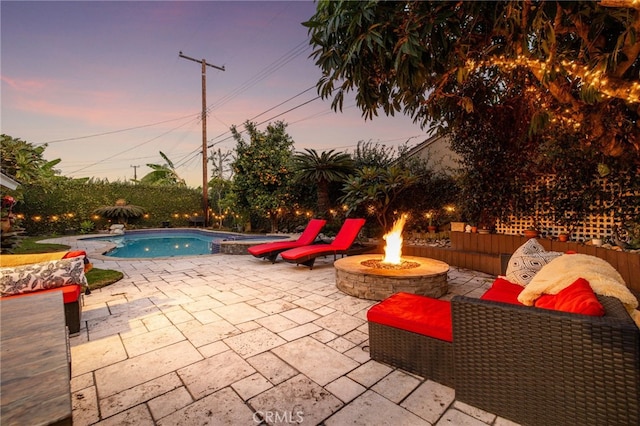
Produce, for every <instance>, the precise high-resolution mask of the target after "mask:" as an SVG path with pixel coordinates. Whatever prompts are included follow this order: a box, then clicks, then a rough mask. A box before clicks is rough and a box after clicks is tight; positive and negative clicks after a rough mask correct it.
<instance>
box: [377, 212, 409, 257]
mask: <svg viewBox="0 0 640 426" xmlns="http://www.w3.org/2000/svg"><path fill="white" fill-rule="evenodd" d="M406 219H407V218H406V216H405V215H402V216H401V217H400V219H398V220H396V221H395V222H394V224H393V227H392V228H391V231H389V232H388V233H387V234H385V235H384V236H383V237H382V238H384V240H385V241H386V242H387V244H386V245H385V247H384V258H383V259H382V263H384V264H390V265H400V264H402V259H401V257H402V229H403V228H404V223H405V222H406Z"/></svg>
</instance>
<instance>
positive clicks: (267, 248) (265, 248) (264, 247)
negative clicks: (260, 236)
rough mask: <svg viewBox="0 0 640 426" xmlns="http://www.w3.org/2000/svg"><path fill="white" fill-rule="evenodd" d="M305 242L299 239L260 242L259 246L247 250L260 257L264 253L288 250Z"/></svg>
mask: <svg viewBox="0 0 640 426" xmlns="http://www.w3.org/2000/svg"><path fill="white" fill-rule="evenodd" d="M303 245H304V244H302V243H299V242H298V241H276V242H273V243H265V244H258V245H257V246H253V247H249V248H248V249H247V251H248V252H249V254H252V255H254V256H256V257H260V256H262V255H264V254H268V253H271V252H273V251H277V250H287V249H291V248H296V247H300V246H303Z"/></svg>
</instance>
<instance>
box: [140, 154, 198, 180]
mask: <svg viewBox="0 0 640 426" xmlns="http://www.w3.org/2000/svg"><path fill="white" fill-rule="evenodd" d="M160 156H161V157H162V158H163V159H164V161H165V164H147V167H149V168H151V169H152V170H153V171H151V172H149V173H147V174H146V175H144V176H143V177H142V179H140V183H143V184H147V185H163V186H166V185H176V186H187V184H186V182H185V180H184V179H182V178H181V177H180V176H179V175H178V172H177V171H176V168H175V166H174V165H173V161H171V160H170V159H169V157H167V156H166V155H165V154H164V153H163V152H162V151H160Z"/></svg>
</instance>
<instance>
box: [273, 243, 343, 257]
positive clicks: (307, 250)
mask: <svg viewBox="0 0 640 426" xmlns="http://www.w3.org/2000/svg"><path fill="white" fill-rule="evenodd" d="M336 251H337V250H336V248H335V247H333V245H331V244H314V245H311V246H304V247H296V248H292V249H291V250H287V251H285V252H282V253H280V256H282V258H283V259H285V260H294V261H295V260H297V259H302V258H303V257H313V256H320V255H323V254H331V253H335V252H336Z"/></svg>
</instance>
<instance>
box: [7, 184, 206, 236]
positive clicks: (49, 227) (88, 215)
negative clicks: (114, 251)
mask: <svg viewBox="0 0 640 426" xmlns="http://www.w3.org/2000/svg"><path fill="white" fill-rule="evenodd" d="M23 191H24V199H23V201H22V202H20V203H18V205H17V206H16V207H15V208H14V213H16V214H17V215H19V218H20V220H21V223H20V226H21V227H23V228H25V231H26V233H27V234H28V235H56V234H65V233H80V232H85V231H86V230H87V229H88V228H91V226H90V225H93V226H92V227H93V228H94V229H96V230H100V229H106V228H108V226H109V225H110V221H108V220H106V219H104V218H100V217H97V216H96V215H95V214H94V213H93V212H94V210H95V209H96V208H98V207H103V206H112V205H115V202H116V200H118V199H120V198H123V199H125V200H126V201H127V203H128V204H134V205H137V206H141V207H143V208H144V209H145V211H146V214H145V216H144V217H141V218H139V219H136V220H135V221H131V222H129V225H128V227H129V228H155V227H161V226H162V223H163V222H165V221H169V222H170V223H171V226H176V227H180V226H187V225H188V218H189V217H190V216H193V215H195V214H199V215H202V192H201V191H200V190H199V189H192V188H185V187H173V186H150V185H141V184H133V183H123V182H114V183H110V182H82V181H78V180H64V181H61V182H60V183H59V184H56V187H55V188H54V189H50V188H47V189H44V188H43V187H41V186H35V185H24V186H23Z"/></svg>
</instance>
